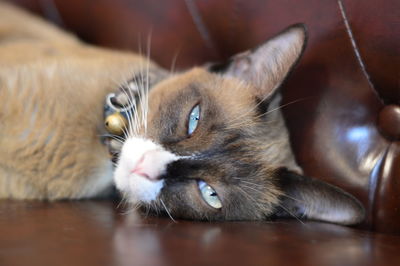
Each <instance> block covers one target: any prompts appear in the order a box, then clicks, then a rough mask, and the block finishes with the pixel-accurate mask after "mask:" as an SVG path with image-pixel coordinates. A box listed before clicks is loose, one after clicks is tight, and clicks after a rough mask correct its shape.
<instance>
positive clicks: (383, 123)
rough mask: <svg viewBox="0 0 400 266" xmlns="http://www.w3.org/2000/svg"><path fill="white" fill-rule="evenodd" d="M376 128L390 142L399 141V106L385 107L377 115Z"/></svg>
mask: <svg viewBox="0 0 400 266" xmlns="http://www.w3.org/2000/svg"><path fill="white" fill-rule="evenodd" d="M378 126H379V129H380V131H381V132H382V134H384V135H385V136H386V137H388V138H389V139H390V140H399V139H400V106H398V105H394V104H391V105H387V106H385V107H384V108H383V109H382V110H381V112H380V113H379V118H378Z"/></svg>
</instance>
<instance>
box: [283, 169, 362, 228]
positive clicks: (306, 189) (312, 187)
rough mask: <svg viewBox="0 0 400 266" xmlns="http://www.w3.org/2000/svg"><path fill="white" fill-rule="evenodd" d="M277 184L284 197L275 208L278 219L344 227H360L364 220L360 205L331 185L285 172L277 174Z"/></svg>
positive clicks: (284, 170) (285, 170)
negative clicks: (328, 223)
mask: <svg viewBox="0 0 400 266" xmlns="http://www.w3.org/2000/svg"><path fill="white" fill-rule="evenodd" d="M278 180H279V185H280V187H281V189H282V190H283V193H284V195H283V196H282V198H281V202H280V206H279V207H277V213H276V216H278V217H292V218H293V216H296V217H298V218H301V217H305V218H307V219H311V220H318V221H325V222H331V223H337V224H344V225H351V224H357V223H360V222H362V221H363V219H364V217H365V210H364V207H363V206H362V204H361V203H360V202H359V201H358V200H357V199H356V198H355V197H353V196H352V195H350V194H349V193H347V192H345V191H343V190H341V189H340V188H337V187H335V186H333V185H330V184H328V183H325V182H323V181H320V180H317V179H314V178H310V177H305V176H302V175H299V174H297V173H294V172H291V171H289V170H287V169H280V170H279V171H278Z"/></svg>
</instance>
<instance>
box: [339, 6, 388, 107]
mask: <svg viewBox="0 0 400 266" xmlns="http://www.w3.org/2000/svg"><path fill="white" fill-rule="evenodd" d="M337 2H338V5H339V9H340V14H341V15H342V18H343V22H344V25H345V27H346V32H347V35H348V36H349V39H350V43H351V46H352V47H353V51H354V54H355V56H356V58H357V61H358V64H359V65H360V68H361V71H362V72H363V74H364V76H365V78H366V79H367V82H368V84H369V86H370V87H371V88H372V90H373V92H374V93H375V94H376V95H377V96H378V99H379V100H380V102H381V103H383V101H382V99H381V97H380V96H379V94H378V93H377V91H376V89H375V86H374V84H373V83H372V81H371V78H370V75H369V74H368V72H367V69H366V67H365V64H364V61H363V60H362V57H361V54H360V51H359V49H358V46H357V43H356V40H355V39H354V35H353V31H352V30H351V27H350V23H349V20H348V19H347V15H346V11H345V9H344V6H343V3H342V1H341V0H338V1H337Z"/></svg>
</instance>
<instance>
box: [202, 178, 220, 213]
mask: <svg viewBox="0 0 400 266" xmlns="http://www.w3.org/2000/svg"><path fill="white" fill-rule="evenodd" d="M197 185H198V187H199V190H200V193H201V196H202V197H203V199H204V201H205V202H207V204H208V205H210V206H211V207H213V208H214V209H221V208H222V203H221V201H220V199H219V198H218V195H217V192H215V190H214V189H213V188H212V187H211V186H209V185H208V184H207V183H206V182H204V181H201V180H199V181H198V182H197Z"/></svg>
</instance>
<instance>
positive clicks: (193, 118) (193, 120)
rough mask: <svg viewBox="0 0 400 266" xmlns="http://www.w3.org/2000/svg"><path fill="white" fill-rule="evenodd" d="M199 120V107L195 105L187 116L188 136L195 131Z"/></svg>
mask: <svg viewBox="0 0 400 266" xmlns="http://www.w3.org/2000/svg"><path fill="white" fill-rule="evenodd" d="M199 120H200V106H199V105H196V106H195V107H193V109H192V111H190V114H189V122H188V135H192V133H193V131H195V130H196V128H197V124H198V123H199Z"/></svg>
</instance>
